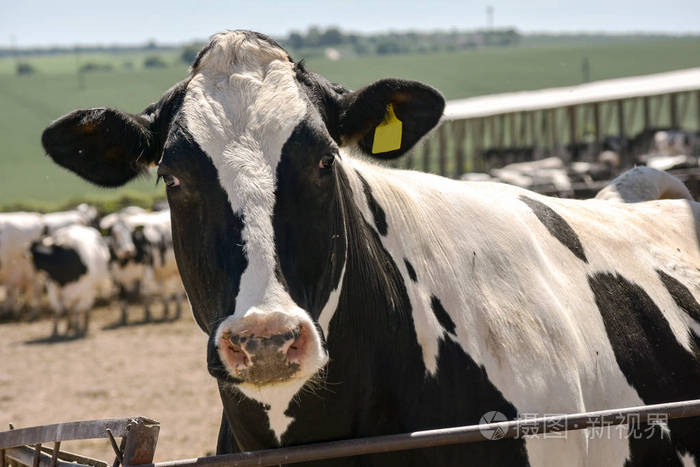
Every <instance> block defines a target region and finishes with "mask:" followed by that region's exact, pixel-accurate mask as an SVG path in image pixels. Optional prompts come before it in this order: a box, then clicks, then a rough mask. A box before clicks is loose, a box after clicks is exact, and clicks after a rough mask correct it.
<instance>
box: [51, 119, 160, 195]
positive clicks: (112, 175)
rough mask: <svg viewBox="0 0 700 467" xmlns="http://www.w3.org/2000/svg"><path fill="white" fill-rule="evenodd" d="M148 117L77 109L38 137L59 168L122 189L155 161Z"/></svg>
mask: <svg viewBox="0 0 700 467" xmlns="http://www.w3.org/2000/svg"><path fill="white" fill-rule="evenodd" d="M150 123H151V122H150V121H149V118H148V117H146V116H144V115H131V114H127V113H125V112H121V111H119V110H116V109H109V108H95V109H84V110H76V111H74V112H71V113H69V114H68V115H65V116H63V117H61V118H59V119H58V120H56V121H55V122H53V123H52V124H51V125H50V126H49V127H48V128H46V130H44V133H43V134H42V136H41V143H42V144H43V146H44V150H46V152H47V153H48V155H49V156H51V158H52V159H53V160H54V161H55V162H56V163H57V164H59V165H61V166H63V167H65V168H67V169H69V170H71V171H73V172H75V173H76V174H78V175H80V176H81V177H82V178H84V179H86V180H88V181H90V182H92V183H95V184H97V185H100V186H106V187H116V186H121V185H123V184H125V183H126V182H128V181H129V180H131V179H132V178H134V177H135V176H136V175H138V174H139V173H141V172H142V171H143V170H144V169H145V168H146V167H148V166H149V165H151V164H153V163H155V162H157V160H158V158H159V154H157V149H156V146H158V144H154V142H153V137H152V135H151V132H150V130H149V124H150Z"/></svg>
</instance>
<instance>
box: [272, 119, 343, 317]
mask: <svg viewBox="0 0 700 467" xmlns="http://www.w3.org/2000/svg"><path fill="white" fill-rule="evenodd" d="M321 129H322V124H321V123H320V122H318V121H317V120H314V119H312V118H307V119H305V120H303V121H302V122H300V123H299V125H297V127H296V128H295V129H294V131H293V132H292V134H291V135H290V137H289V139H288V140H287V142H286V143H285V144H284V146H283V147H282V156H281V159H280V162H279V164H278V166H277V187H276V190H275V207H274V211H273V215H272V225H273V228H274V232H275V253H276V257H277V261H278V274H277V275H278V280H279V281H280V283H282V284H283V285H285V287H286V289H287V291H288V292H289V294H290V296H291V297H292V299H293V300H294V301H295V302H296V304H297V305H299V307H300V308H302V309H304V310H306V311H307V312H308V313H309V315H310V316H311V318H312V319H314V320H315V319H318V316H319V315H320V313H321V310H322V308H323V306H324V305H325V304H326V302H327V301H328V298H329V297H330V293H331V291H332V290H334V289H335V288H337V286H338V283H339V282H340V275H341V273H342V269H343V264H344V260H345V232H344V226H343V217H342V214H341V212H340V205H339V202H338V192H337V186H336V182H335V176H334V172H333V171H334V170H335V166H334V167H333V168H331V169H319V168H318V161H319V159H320V158H321V156H323V155H324V154H327V153H329V152H333V151H334V150H335V149H334V148H333V146H334V145H333V141H332V140H331V139H330V138H329V136H328V135H327V133H324V132H323V131H321Z"/></svg>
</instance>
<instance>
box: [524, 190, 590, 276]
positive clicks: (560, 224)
mask: <svg viewBox="0 0 700 467" xmlns="http://www.w3.org/2000/svg"><path fill="white" fill-rule="evenodd" d="M520 200H521V201H522V202H523V203H525V204H527V205H528V206H529V207H530V209H532V212H533V213H534V214H535V215H536V216H537V218H538V219H539V220H540V222H542V224H543V225H544V226H545V227H546V228H547V230H548V231H549V233H550V234H552V236H553V237H554V238H556V239H557V240H559V241H560V242H561V244H562V245H564V246H565V247H567V248H568V249H569V250H571V252H572V253H573V254H574V255H576V257H578V258H579V259H580V260H581V261H583V262H584V263H587V262H588V258H586V253H585V252H584V251H583V245H581V240H579V238H578V235H576V232H574V229H572V228H571V226H570V225H569V223H568V222H566V220H564V218H563V217H561V216H560V215H559V214H557V213H556V211H554V209H552V208H550V207H549V206H547V205H546V204H544V203H541V202H539V201H536V200H534V199H532V198H528V197H527V196H522V195H521V196H520Z"/></svg>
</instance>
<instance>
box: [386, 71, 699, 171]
mask: <svg viewBox="0 0 700 467" xmlns="http://www.w3.org/2000/svg"><path fill="white" fill-rule="evenodd" d="M658 129H676V130H685V131H691V132H693V133H697V132H699V131H700V68H691V69H686V70H680V71H672V72H667V73H657V74H650V75H644V76H635V77H630V78H620V79H610V80H605V81H596V82H592V83H586V84H581V85H577V86H568V87H559V88H550V89H543V90H537V91H525V92H513V93H505V94H494V95H487V96H479V97H472V98H468V99H459V100H452V101H449V102H448V103H447V106H446V109H445V115H444V118H443V121H442V123H441V125H440V126H439V127H438V128H437V129H436V131H435V132H434V133H433V134H432V135H431V137H430V138H428V139H426V140H425V141H424V142H423V143H422V144H421V145H420V146H418V147H416V148H415V149H414V151H413V152H412V153H411V154H409V155H408V156H407V157H405V158H404V159H403V160H400V161H397V163H396V164H395V165H396V166H399V167H404V168H413V169H418V170H424V171H429V172H434V173H438V174H441V175H446V176H450V177H459V176H460V175H461V174H463V173H465V172H472V171H481V172H485V171H488V170H490V169H492V168H498V167H502V166H504V165H506V164H509V163H513V162H523V161H528V160H533V159H539V158H542V157H547V156H552V155H554V156H559V157H562V158H564V159H566V160H567V162H574V161H586V160H590V159H591V158H593V157H596V156H597V155H598V154H599V153H600V152H601V150H605V149H606V148H610V147H612V148H613V149H615V150H616V151H617V152H619V154H620V157H621V164H620V168H619V169H620V171H622V170H624V169H626V168H629V167H631V166H633V165H634V164H635V163H636V160H635V157H636V156H637V155H638V153H639V151H643V150H644V148H643V146H644V144H643V143H644V141H645V140H649V139H650V137H653V133H654V132H655V131H656V130H658Z"/></svg>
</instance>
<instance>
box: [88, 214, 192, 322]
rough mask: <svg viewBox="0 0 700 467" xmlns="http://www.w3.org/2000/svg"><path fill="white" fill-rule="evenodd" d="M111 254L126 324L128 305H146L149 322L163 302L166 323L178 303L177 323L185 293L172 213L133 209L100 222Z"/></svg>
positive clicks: (106, 217) (111, 265)
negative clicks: (158, 301)
mask: <svg viewBox="0 0 700 467" xmlns="http://www.w3.org/2000/svg"><path fill="white" fill-rule="evenodd" d="M100 230H101V231H102V232H103V234H104V235H105V237H106V239H107V242H108V244H109V251H110V256H111V260H110V271H111V274H112V278H113V279H114V282H115V284H116V285H117V287H118V289H119V298H120V301H121V308H122V318H121V321H122V324H126V323H127V304H128V302H133V301H138V302H140V303H143V305H144V312H145V321H146V322H148V321H150V320H151V311H150V306H151V303H152V302H153V300H155V299H156V298H160V299H161V301H162V303H163V315H164V316H163V319H167V318H168V317H169V311H170V302H171V301H172V300H174V301H175V314H174V319H178V318H179V317H180V314H181V311H182V298H183V295H184V291H183V288H182V281H181V280H180V274H179V273H178V270H177V264H176V261H175V253H174V251H173V240H172V232H171V227H170V211H168V210H166V211H158V212H147V211H145V210H143V209H140V208H135V207H129V208H125V209H123V210H121V211H120V212H117V213H113V214H109V215H107V216H105V217H104V218H103V219H102V220H101V221H100Z"/></svg>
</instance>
